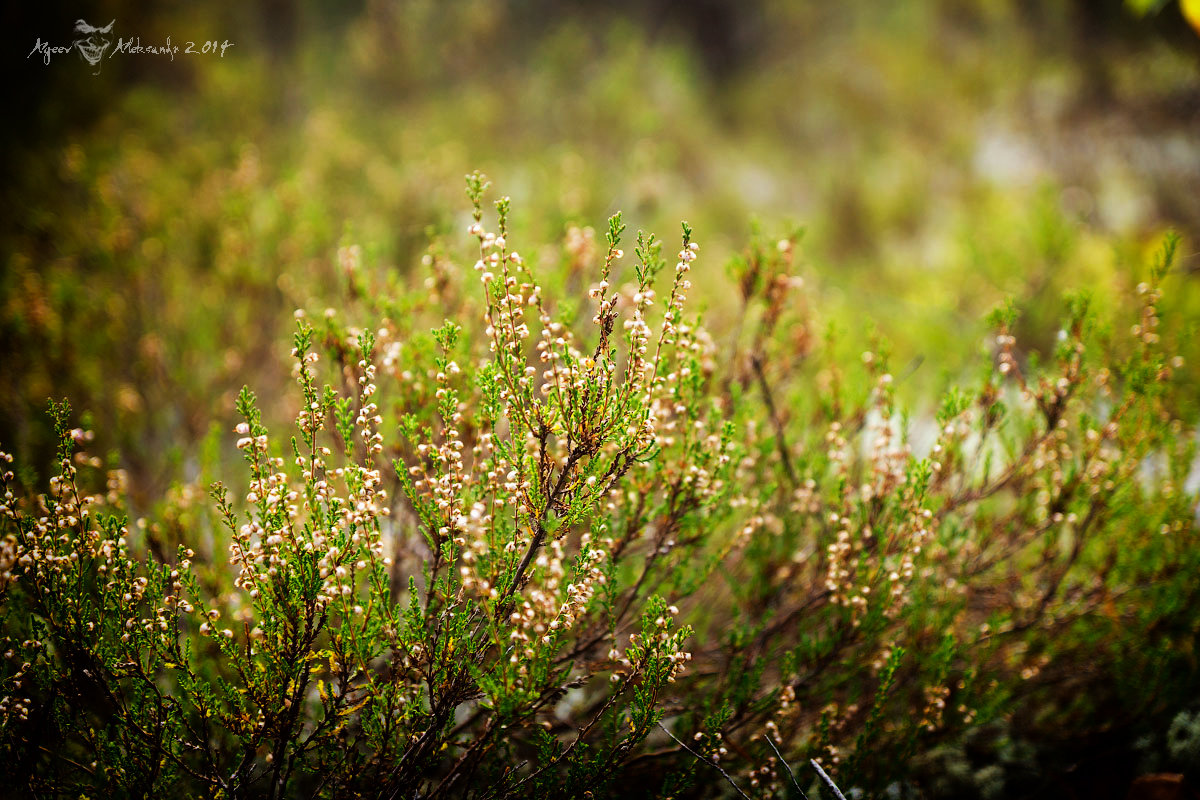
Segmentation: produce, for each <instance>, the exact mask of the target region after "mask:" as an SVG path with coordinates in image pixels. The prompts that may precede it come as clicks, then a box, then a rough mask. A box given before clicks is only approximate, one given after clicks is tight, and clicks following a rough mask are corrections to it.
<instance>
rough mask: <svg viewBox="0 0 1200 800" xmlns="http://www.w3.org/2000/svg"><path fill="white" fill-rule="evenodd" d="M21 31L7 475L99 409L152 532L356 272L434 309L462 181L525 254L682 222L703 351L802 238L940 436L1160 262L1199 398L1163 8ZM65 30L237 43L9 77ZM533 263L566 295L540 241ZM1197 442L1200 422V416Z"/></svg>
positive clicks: (1188, 383)
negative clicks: (971, 393)
mask: <svg viewBox="0 0 1200 800" xmlns="http://www.w3.org/2000/svg"><path fill="white" fill-rule="evenodd" d="M3 14H4V19H5V26H4V27H5V31H6V32H5V36H6V38H7V42H6V44H5V48H4V50H5V52H6V53H8V54H9V56H10V81H9V82H10V84H11V85H10V88H9V91H10V95H11V97H10V103H9V107H10V108H12V109H13V110H14V116H13V119H14V120H19V121H20V124H15V123H10V124H9V125H7V126H6V130H5V132H4V134H3V135H4V137H5V139H4V147H3V148H0V149H2V150H3V155H0V163H2V166H3V168H4V172H5V175H6V179H5V181H4V183H3V186H2V187H0V242H2V249H0V258H2V259H3V261H2V264H3V267H2V269H0V362H2V363H3V365H4V366H3V369H2V370H0V443H3V444H4V445H5V447H6V449H8V450H11V451H13V452H14V453H15V454H16V455H17V457H18V461H19V462H20V463H23V464H26V465H33V469H32V470H31V471H30V472H28V473H27V474H26V475H24V476H23V479H24V480H25V481H26V482H27V483H29V484H32V483H33V481H34V480H35V478H36V477H38V475H40V476H41V477H44V476H45V475H46V474H47V473H48V471H49V465H50V464H51V462H52V461H53V457H54V446H55V439H54V436H53V432H52V430H51V428H50V425H49V422H48V420H47V419H46V418H45V414H44V408H45V402H46V398H47V397H48V396H51V395H53V396H55V397H61V396H64V395H66V396H69V397H71V398H72V401H73V403H74V405H75V406H76V407H77V408H81V409H84V410H85V412H86V416H85V420H86V421H87V422H88V424H89V425H91V426H94V428H95V430H96V434H97V437H98V440H97V450H98V451H99V452H105V453H110V454H111V456H110V460H111V461H112V463H113V464H114V465H120V466H121V467H123V468H124V469H126V470H127V471H128V473H129V475H130V481H129V487H130V491H131V501H132V506H131V511H133V512H134V513H135V514H141V513H147V512H148V511H149V510H150V509H151V508H152V507H154V506H155V505H157V504H160V502H161V501H160V498H162V497H164V496H165V495H166V493H167V489H168V487H169V486H172V485H173V484H179V483H180V482H182V483H184V484H187V483H191V482H194V481H196V480H197V479H198V478H200V477H201V464H202V463H203V462H204V459H203V458H202V457H201V453H202V451H203V450H204V448H205V447H207V448H208V450H210V451H213V450H216V451H218V453H219V454H218V456H217V458H218V459H219V460H226V461H228V460H233V459H234V458H236V456H235V454H234V453H233V451H232V445H231V443H230V442H229V441H228V437H225V440H223V441H222V443H221V444H219V445H218V444H217V443H216V442H217V440H216V438H215V437H212V436H210V433H211V432H212V431H220V432H222V433H226V432H228V431H229V430H230V429H231V428H232V426H233V424H234V422H235V421H236V417H235V414H234V399H235V397H236V394H237V390H238V388H239V387H241V386H242V385H243V384H245V383H252V384H253V385H254V387H255V388H256V391H257V392H258V394H259V396H260V397H261V398H262V411H263V414H264V419H265V420H266V421H267V422H268V424H270V423H272V422H278V421H281V420H284V419H287V418H288V417H290V416H292V415H294V412H295V408H294V407H293V406H292V405H291V404H293V403H294V402H295V400H294V399H293V398H292V396H291V395H290V394H289V393H288V392H287V391H285V389H284V387H285V385H286V384H287V383H288V381H289V379H290V364H289V363H288V360H287V359H286V355H287V353H286V351H285V349H283V348H281V347H280V346H279V342H281V341H284V340H285V339H286V337H287V336H288V332H289V330H290V329H291V327H292V325H293V321H292V310H293V309H295V308H297V307H303V308H307V309H310V310H319V309H321V308H323V307H325V306H333V307H341V306H343V305H345V304H346V303H348V302H349V301H351V300H352V299H353V298H352V297H351V296H350V289H349V288H348V287H347V283H346V281H345V280H344V275H343V274H342V272H341V270H340V267H339V265H338V260H337V256H336V254H337V251H338V248H339V247H340V246H343V245H349V244H359V245H361V246H362V247H363V249H364V252H365V262H364V263H365V267H366V269H368V270H369V271H371V272H372V274H374V275H376V276H377V277H378V278H379V279H380V280H381V281H383V282H385V283H387V284H389V285H392V286H395V287H398V288H401V289H407V290H411V291H422V290H423V288H424V286H425V284H424V283H423V282H424V281H425V280H426V275H427V271H425V270H423V269H420V268H419V265H420V261H421V257H422V255H423V254H424V253H426V252H427V251H428V250H430V249H431V248H432V250H433V251H434V252H437V251H438V250H439V248H447V247H449V248H452V249H455V253H456V255H458V254H459V252H458V250H457V248H458V244H447V241H448V240H449V241H453V242H456V241H457V240H455V239H451V235H453V236H458V237H460V234H461V230H462V228H463V227H464V226H465V224H466V222H467V221H468V217H467V215H466V209H465V207H464V203H463V202H462V192H461V178H462V175H463V174H464V173H467V172H469V171H471V170H473V169H476V168H478V169H481V170H483V171H485V172H487V173H488V174H489V175H490V176H492V177H493V179H494V180H495V181H496V182H497V184H498V185H500V186H503V187H504V191H505V192H506V193H508V194H511V195H512V197H513V203H514V208H515V209H516V211H515V213H514V217H513V219H512V221H511V225H512V228H513V230H514V235H515V236H519V237H520V238H521V239H522V240H523V241H538V242H558V241H562V240H563V239H564V237H567V236H568V231H570V230H571V228H572V226H580V227H579V229H578V230H576V232H575V233H573V234H571V235H572V236H574V237H576V240H575V241H576V242H577V244H578V243H579V242H583V243H584V244H579V246H580V247H583V246H586V242H587V241H588V239H587V237H588V236H591V235H593V234H590V233H589V232H587V231H586V230H585V228H586V226H587V225H589V224H595V222H596V221H597V220H601V219H603V218H605V217H606V216H608V215H609V214H611V213H612V212H614V211H615V210H617V209H621V210H623V211H624V213H625V219H626V221H627V223H628V224H629V226H630V228H631V229H634V230H636V229H638V228H645V229H649V230H672V229H673V228H674V226H675V225H676V224H677V221H678V220H679V219H688V220H689V221H690V222H691V223H692V224H693V226H694V227H695V228H696V229H697V230H698V231H702V232H703V236H704V245H705V258H704V259H703V265H702V266H701V267H699V268H698V269H697V272H696V273H694V277H693V283H694V284H695V289H694V290H693V299H694V301H695V303H696V304H697V305H699V306H701V307H705V308H707V320H708V324H709V326H710V328H712V329H713V330H714V331H717V332H721V331H723V330H728V329H729V328H730V327H732V326H733V325H735V324H736V321H737V320H738V318H739V317H738V314H739V309H738V304H737V301H738V298H737V297H736V293H735V292H732V291H730V290H729V287H730V285H731V283H730V278H729V277H728V276H727V275H725V274H722V273H721V265H725V264H727V265H729V267H728V272H729V273H731V274H733V275H737V274H739V272H740V271H741V270H742V269H743V268H744V265H745V263H746V262H747V261H748V260H753V258H754V252H755V247H765V248H770V247H773V246H774V242H775V240H776V239H779V238H783V237H787V236H791V235H792V234H793V232H796V231H799V230H802V231H803V235H802V236H801V237H800V238H799V245H798V258H799V260H800V261H801V263H802V265H803V270H802V271H803V274H804V275H805V280H806V281H807V297H809V298H810V299H809V302H811V303H814V304H819V306H820V316H821V318H822V319H823V320H825V321H826V323H827V325H828V327H829V329H830V330H832V331H834V332H835V333H836V336H835V337H834V339H833V346H834V347H835V348H840V350H839V352H840V353H841V355H843V356H846V357H855V358H856V357H857V354H858V353H860V352H861V351H862V350H864V349H867V348H868V347H874V346H875V345H874V343H875V342H876V339H877V336H880V335H882V336H884V337H886V339H887V340H888V341H890V343H891V344H890V349H891V356H892V361H893V364H894V365H895V371H896V374H897V391H898V393H899V394H900V395H901V396H902V397H903V398H904V399H906V400H907V401H908V402H910V403H911V404H913V405H914V406H916V407H917V408H920V409H923V410H924V411H925V412H926V414H927V415H930V416H931V415H932V413H933V404H934V402H935V401H936V400H937V398H938V397H940V396H941V390H942V389H944V388H945V386H947V385H948V384H949V383H950V381H952V380H954V379H960V378H962V377H963V375H964V374H965V373H967V372H969V371H970V370H972V369H974V367H972V366H971V365H973V364H977V359H978V356H979V353H980V350H981V346H982V343H983V342H984V338H985V336H986V335H987V329H986V327H985V326H984V323H983V318H984V315H985V314H986V312H987V311H989V310H990V309H992V308H994V307H996V306H997V305H998V304H999V303H1000V302H1001V301H1003V300H1004V299H1005V298H1008V297H1011V298H1013V300H1014V303H1015V306H1016V307H1017V308H1018V309H1019V310H1020V311H1021V315H1020V317H1019V322H1018V323H1017V327H1016V329H1015V330H1014V333H1015V335H1016V337H1017V339H1018V340H1019V342H1020V343H1021V347H1022V348H1023V352H1022V357H1023V358H1029V357H1033V358H1035V359H1036V358H1037V356H1039V355H1040V356H1041V357H1043V358H1049V357H1050V355H1051V353H1052V351H1053V349H1054V347H1055V344H1056V342H1057V340H1058V334H1059V328H1058V326H1059V320H1060V319H1061V318H1062V317H1063V308H1064V303H1063V300H1062V297H1063V294H1064V292H1067V291H1069V290H1072V289H1079V288H1088V289H1090V290H1091V292H1092V293H1093V302H1094V308H1095V309H1096V310H1097V312H1098V313H1099V314H1100V315H1101V316H1112V315H1114V314H1116V312H1118V311H1120V310H1128V309H1130V308H1134V309H1136V305H1133V303H1134V302H1135V301H1134V300H1133V299H1132V298H1134V297H1135V290H1134V287H1135V286H1136V285H1137V284H1138V283H1139V282H1141V281H1143V280H1145V278H1146V274H1145V265H1146V264H1147V263H1149V262H1150V260H1151V259H1150V256H1149V254H1150V253H1151V252H1152V251H1153V250H1154V249H1155V248H1157V246H1158V245H1159V243H1160V241H1161V238H1162V234H1163V233H1164V231H1166V230H1167V229H1175V230H1177V231H1179V232H1180V233H1181V234H1182V237H1183V238H1182V244H1181V246H1180V251H1179V257H1178V259H1177V261H1176V267H1175V271H1174V273H1173V274H1172V275H1170V276H1168V277H1167V279H1166V280H1165V281H1164V292H1165V294H1164V298H1163V302H1162V306H1163V314H1164V316H1170V317H1171V318H1173V319H1176V320H1181V321H1182V324H1183V325H1184V326H1185V328H1186V329H1187V330H1185V331H1184V333H1183V334H1182V335H1181V336H1180V337H1179V341H1180V342H1182V343H1183V344H1182V345H1181V348H1182V349H1181V351H1180V353H1179V354H1180V355H1181V356H1183V358H1184V362H1183V363H1184V364H1185V365H1186V366H1185V367H1184V368H1183V369H1181V370H1180V371H1179V374H1178V378H1179V380H1181V381H1182V382H1183V389H1182V390H1181V391H1180V392H1179V395H1178V396H1179V397H1181V398H1187V397H1188V396H1189V394H1190V396H1191V397H1196V396H1200V371H1198V370H1197V367H1196V365H1198V364H1200V347H1198V346H1197V344H1196V342H1197V337H1196V336H1194V335H1191V334H1189V333H1188V331H1189V330H1190V331H1194V330H1195V326H1196V323H1197V321H1198V320H1200V289H1198V286H1197V272H1200V258H1198V257H1197V255H1196V251H1197V249H1198V244H1197V243H1198V242H1200V193H1198V192H1196V187H1197V186H1200V144H1198V142H1197V134H1196V131H1197V130H1200V36H1198V35H1197V33H1196V31H1194V30H1193V29H1192V28H1191V27H1189V26H1188V24H1187V22H1186V20H1185V19H1184V17H1183V14H1182V12H1181V10H1180V7H1179V5H1178V4H1177V3H1176V2H1158V3H1144V2H1129V3H1122V2H1119V0H1103V1H1101V2H1088V0H1077V1H1076V2H1066V1H1065V0H1064V2H1056V3H1041V2H1034V1H1033V0H974V1H973V2H951V1H950V0H923V1H922V2H911V3H903V4H888V3H882V2H870V1H868V0H859V1H858V2H847V3H838V4H824V3H803V4H802V3H785V2H771V1H770V0H757V1H756V2H750V3H745V4H736V5H726V4H722V3H718V2H715V0H705V2H699V3H693V4H687V3H670V2H666V0H660V1H658V2H651V3H645V4H642V3H635V2H632V1H631V0H625V1H623V2H617V3H598V2H586V3H580V4H572V5H570V6H564V5H563V4H557V3H552V2H550V1H549V0H507V2H496V3H492V2H484V1H483V0H440V1H433V0H413V1H412V2H403V3H396V4H389V3H384V2H378V1H377V0H365V1H364V2H359V3H345V4H340V5H337V6H329V5H325V4H318V3H315V2H293V1H292V0H264V1H263V2H261V3H258V4H237V3H232V2H226V3H216V4H206V5H204V6H203V7H201V6H199V5H187V6H181V5H178V4H171V3H160V4H158V5H157V6H156V5H154V4H151V5H150V6H145V5H141V4H134V3H132V2H96V3H84V4H79V5H77V6H72V7H71V8H70V9H69V10H67V11H63V10H61V9H59V8H56V7H52V6H48V5H47V6H22V7H20V8H17V7H12V8H6V9H5V10H4V12H3ZM80 17H82V18H85V19H87V20H88V21H90V22H93V23H99V24H104V23H105V22H107V21H108V20H109V19H115V20H116V28H115V34H114V35H119V36H131V35H137V36H140V37H141V39H142V40H143V42H144V43H151V42H158V41H162V40H165V38H166V37H167V36H170V37H171V38H172V41H176V42H178V41H181V40H187V39H193V40H197V41H199V40H207V39H217V40H230V41H232V42H234V43H235V44H234V46H233V47H232V48H230V49H229V51H228V52H227V54H226V55H225V56H224V57H222V58H218V57H214V56H193V57H177V58H176V59H175V60H173V61H169V60H165V59H163V58H161V57H155V56H148V55H139V56H132V55H130V56H117V57H115V58H112V59H108V60H106V61H105V62H104V65H103V69H102V70H101V71H100V74H98V75H92V74H91V72H92V71H91V70H90V69H88V68H87V67H86V65H84V64H83V63H82V62H81V61H80V59H79V58H78V57H77V56H76V55H75V54H71V56H70V57H69V58H66V57H64V58H62V59H60V60H55V61H53V62H52V63H51V64H50V65H49V66H47V65H45V64H42V63H40V62H39V61H38V59H37V58H32V59H30V58H26V57H25V54H26V53H28V52H29V48H30V46H31V44H32V42H33V41H34V40H36V39H37V38H38V37H42V38H47V39H50V40H52V41H55V42H57V41H69V40H70V38H71V29H70V26H71V24H72V22H73V21H74V20H75V19H76V18H80ZM755 220H757V221H758V222H754V221H755ZM594 235H595V236H596V237H597V238H598V239H600V240H601V241H602V239H603V236H602V232H600V233H596V234H594ZM460 238H461V237H460ZM747 241H752V242H755V243H756V244H752V245H751V246H750V247H748V248H747V247H746V246H745V242H747ZM594 246H595V247H597V248H599V247H601V246H602V244H601V243H600V242H597V243H596V244H595V245H594ZM526 256H527V257H528V258H530V259H531V260H536V261H537V262H538V263H539V264H540V266H541V267H542V268H543V269H554V268H559V267H562V268H564V269H567V270H569V269H570V262H569V261H568V260H565V259H564V258H563V256H562V251H561V249H560V248H558V247H555V246H547V247H546V248H545V249H544V250H543V251H542V252H540V253H529V254H526ZM705 270H707V272H705ZM585 280H586V278H585V277H583V276H580V275H571V274H568V275H567V277H566V278H565V281H566V286H567V287H569V288H570V287H574V288H578V287H579V286H582V285H583V284H584V282H585ZM572 281H574V283H572ZM1188 326H1190V328H1189V327H1188ZM810 333H811V334H812V335H814V336H820V335H822V334H823V333H824V331H814V332H810ZM1179 402H1180V403H1181V404H1182V403H1183V401H1182V400H1181V401H1179ZM1176 413H1178V414H1179V415H1180V416H1182V417H1183V418H1185V419H1187V420H1188V423H1189V424H1190V425H1192V426H1194V424H1195V418H1194V409H1191V408H1183V407H1181V408H1179V409H1176ZM206 442H207V444H206ZM35 473H37V474H36V475H35ZM176 491H179V490H178V489H176ZM1174 711H1178V709H1174V710H1172V713H1173V712H1174ZM1163 713H1165V712H1163ZM1180 713H1183V712H1180ZM1187 719H1189V720H1190V719H1191V717H1187ZM1168 721H1169V718H1168ZM1180 724H1182V723H1180ZM1189 724H1190V723H1189ZM1006 735H1007V734H1006ZM1189 752H1190V751H1189ZM1180 758H1182V757H1180ZM1189 763H1190V762H1189Z"/></svg>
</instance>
